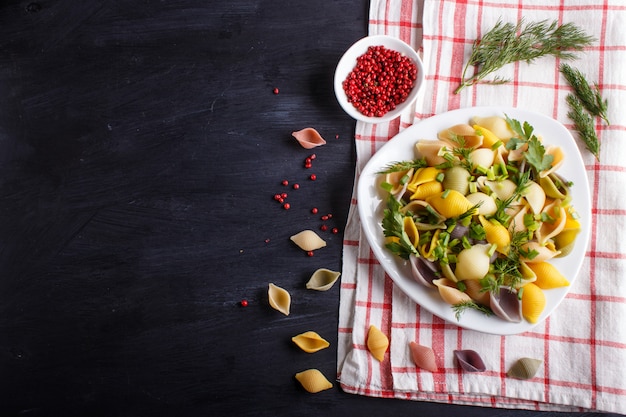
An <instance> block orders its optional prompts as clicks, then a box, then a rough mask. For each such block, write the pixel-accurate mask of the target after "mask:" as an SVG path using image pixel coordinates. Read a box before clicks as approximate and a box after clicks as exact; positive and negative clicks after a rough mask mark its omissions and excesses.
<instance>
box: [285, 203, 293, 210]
mask: <svg viewBox="0 0 626 417" xmlns="http://www.w3.org/2000/svg"><path fill="white" fill-rule="evenodd" d="M283 208H284V209H285V210H289V209H290V208H291V204H289V203H285V204H283Z"/></svg>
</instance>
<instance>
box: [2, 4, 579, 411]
mask: <svg viewBox="0 0 626 417" xmlns="http://www.w3.org/2000/svg"><path fill="white" fill-rule="evenodd" d="M367 11H368V2H367V1H364V0H338V1H332V2H324V3H323V5H322V4H318V2H312V1H305V0H300V1H276V2H275V1H269V0H268V1H262V0H233V1H206V0H204V1H199V0H198V1H194V0H178V1H175V0H173V1H156V0H89V1H74V0H40V1H36V2H31V1H4V2H2V4H1V5H0V201H1V203H0V210H1V211H0V237H1V240H0V381H1V386H0V388H1V389H0V415H2V416H11V415H20V416H56V415H59V416H70V415H82V416H98V415H102V416H155V415H171V416H195V415H212V416H218V415H233V416H319V415H324V416H340V415H341V416H343V415H424V416H429V415H440V416H458V415H463V416H510V417H521V416H538V415H541V416H545V415H556V413H553V414H550V413H548V414H545V413H544V414H540V413H535V412H527V411H517V412H515V411H507V410H496V409H481V408H475V407H461V406H450V405H437V404H433V403H421V402H419V403H418V402H407V401H395V400H383V399H375V398H367V397H360V396H354V395H349V394H346V393H343V392H342V391H341V389H340V388H339V387H338V384H336V383H335V387H334V388H333V389H331V390H329V391H325V392H323V393H320V394H317V395H311V394H308V393H306V392H305V391H304V390H303V389H302V388H301V387H300V386H299V385H298V384H297V382H296V381H295V379H294V374H295V373H296V372H298V371H301V370H303V369H307V368H310V367H314V368H318V369H320V370H321V371H322V372H324V373H325V374H326V375H327V376H329V377H331V378H332V377H334V375H335V370H336V341H337V318H338V305H339V287H338V286H335V287H334V288H333V289H332V290H330V291H328V292H325V293H317V292H312V291H307V290H305V289H304V283H305V282H306V280H307V279H308V277H309V275H310V274H311V273H312V272H313V271H314V270H315V269H317V268H319V267H326V268H329V269H334V270H340V269H341V239H342V233H341V232H342V230H343V227H344V226H345V221H346V218H347V210H348V207H349V201H350V196H351V190H352V185H353V176H354V161H355V150H354V144H353V135H354V126H355V122H354V121H353V120H351V119H350V118H349V117H348V116H347V115H345V114H344V113H343V112H342V111H341V109H340V107H339V106H338V104H337V103H336V101H335V99H334V95H333V90H332V77H333V71H334V67H335V65H336V63H337V61H338V59H339V57H340V56H341V53H342V51H344V50H345V49H346V48H347V47H348V46H349V45H350V44H351V43H353V42H354V41H355V40H357V39H359V38H361V37H362V36H364V35H365V34H366V31H367V21H366V18H367ZM274 88H278V89H279V94H274V93H273V89H274ZM309 126H310V127H314V128H316V129H317V130H318V131H320V132H321V133H322V135H323V136H324V137H325V138H326V139H327V141H328V143H327V145H326V146H323V147H320V148H317V149H315V150H314V151H308V150H305V149H303V148H301V147H300V146H299V145H297V143H296V142H295V141H294V139H293V138H292V137H291V132H292V131H294V130H298V129H301V128H304V127H309ZM313 152H314V153H315V154H316V156H317V158H316V159H315V160H314V162H313V167H312V168H311V169H306V168H304V159H305V158H306V157H307V156H308V155H310V154H311V153H313ZM310 173H315V174H316V175H317V180H316V181H311V180H309V179H308V175H309V174H310ZM283 179H286V180H288V181H290V182H291V183H292V184H293V183H294V182H298V183H299V184H300V189H299V190H293V189H292V188H291V187H284V186H282V185H281V181H282V180H283ZM280 192H287V193H288V194H289V195H288V202H289V203H290V204H291V209H290V210H284V209H283V208H282V207H281V206H280V204H278V203H277V202H276V201H274V199H273V196H274V194H276V193H280ZM312 207H317V208H319V214H318V215H313V214H311V212H310V209H311V208H312ZM327 213H331V214H332V215H333V217H332V219H330V220H329V221H327V222H326V223H327V224H328V225H329V226H330V227H331V228H332V227H337V228H338V229H339V233H337V234H333V233H331V232H329V231H327V232H321V231H320V234H321V235H322V236H323V237H324V238H325V239H326V240H327V241H328V246H327V247H326V248H324V249H322V250H319V251H318V252H317V253H316V254H315V256H313V257H308V256H306V255H305V254H304V253H303V252H302V251H301V250H300V249H298V248H297V247H295V245H293V244H292V243H291V242H290V241H289V236H291V235H292V234H294V233H297V232H299V231H301V230H303V229H306V228H311V229H314V230H318V228H319V227H320V225H321V224H322V223H323V222H322V220H321V219H320V215H322V214H327ZM270 282H274V283H276V284H277V285H280V286H282V287H284V288H285V289H287V290H289V291H290V292H291V294H292V297H293V305H292V314H291V315H289V316H288V317H285V316H282V315H281V314H280V313H278V312H276V311H274V310H272V309H271V308H270V307H269V306H268V301H267V286H268V283H270ZM243 299H245V300H247V301H248V303H249V304H248V306H247V307H242V306H241V305H240V301H241V300H243ZM306 330H315V331H317V332H318V333H320V334H322V335H323V336H325V337H326V338H327V339H328V340H330V342H331V348H330V349H326V350H324V351H321V352H319V353H316V354H314V355H308V354H305V353H303V352H301V351H299V350H298V349H297V348H296V347H295V346H294V345H293V344H292V342H291V340H290V339H291V337H292V336H293V335H295V334H297V333H300V332H303V331H306ZM587 415H591V414H587Z"/></svg>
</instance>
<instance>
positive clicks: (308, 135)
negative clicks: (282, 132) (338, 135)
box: [291, 127, 326, 149]
mask: <svg viewBox="0 0 626 417" xmlns="http://www.w3.org/2000/svg"><path fill="white" fill-rule="evenodd" d="M291 135H292V136H293V137H294V138H296V140H297V141H298V143H299V144H300V146H302V147H303V148H305V149H313V148H315V147H317V146H321V145H325V144H326V141H325V140H324V138H323V137H322V135H320V134H319V132H318V131H317V130H315V129H313V128H312V127H306V128H304V129H302V130H298V131H296V132H293V133H291Z"/></svg>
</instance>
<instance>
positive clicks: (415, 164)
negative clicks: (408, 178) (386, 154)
mask: <svg viewBox="0 0 626 417" xmlns="http://www.w3.org/2000/svg"><path fill="white" fill-rule="evenodd" d="M427 165H428V164H427V163H426V160H425V159H414V160H412V161H399V162H392V163H390V164H389V165H387V166H386V167H384V168H383V169H382V170H380V171H378V172H377V173H376V174H391V173H392V172H401V171H408V170H409V169H411V168H414V169H418V168H424V167H425V166H427Z"/></svg>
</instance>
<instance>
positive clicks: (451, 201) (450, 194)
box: [426, 190, 472, 219]
mask: <svg viewBox="0 0 626 417" xmlns="http://www.w3.org/2000/svg"><path fill="white" fill-rule="evenodd" d="M426 202H427V203H428V204H430V205H431V206H432V207H433V208H434V209H435V210H436V211H437V213H439V214H441V215H442V216H443V217H445V218H446V219H449V218H451V217H457V216H460V215H461V214H463V213H465V212H467V211H468V210H470V209H471V208H472V203H470V202H469V201H468V200H467V198H465V196H464V195H463V194H461V193H460V192H458V191H455V190H446V191H444V192H442V193H438V194H435V195H432V196H430V197H428V198H427V199H426Z"/></svg>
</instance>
